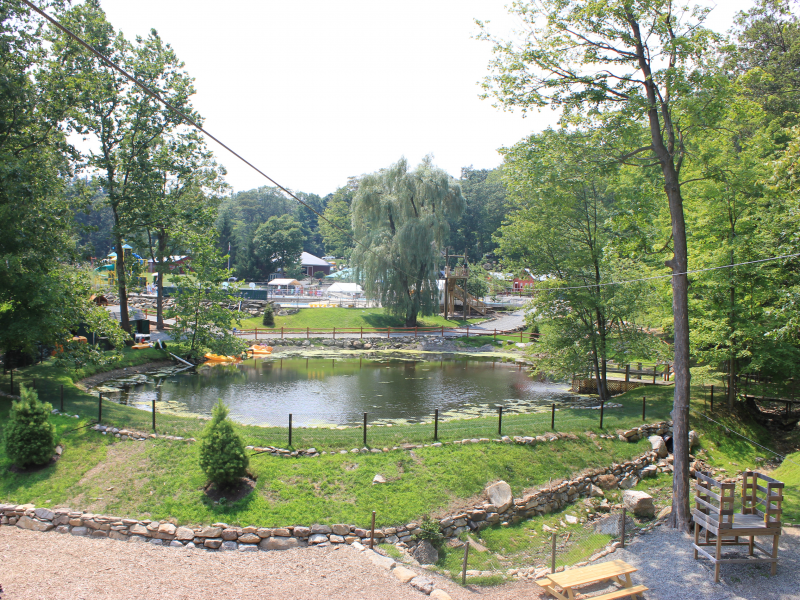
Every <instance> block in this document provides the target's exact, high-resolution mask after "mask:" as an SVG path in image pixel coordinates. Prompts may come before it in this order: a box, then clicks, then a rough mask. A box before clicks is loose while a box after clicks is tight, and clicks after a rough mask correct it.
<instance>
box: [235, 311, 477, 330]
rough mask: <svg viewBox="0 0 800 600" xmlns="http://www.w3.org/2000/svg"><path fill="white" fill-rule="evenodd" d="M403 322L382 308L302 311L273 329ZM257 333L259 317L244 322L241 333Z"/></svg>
mask: <svg viewBox="0 0 800 600" xmlns="http://www.w3.org/2000/svg"><path fill="white" fill-rule="evenodd" d="M479 322H480V320H470V321H469V324H473V325H474V324H475V323H479ZM467 324H468V322H467V321H464V320H461V319H449V320H445V319H444V317H441V316H439V315H437V316H432V317H425V318H424V319H421V320H420V325H421V326H425V327H442V326H444V327H445V328H447V327H465V326H466V325H467ZM404 326H405V320H404V319H403V318H401V317H394V316H391V315H388V314H386V312H385V311H384V309H382V308H339V307H336V308H301V309H300V310H299V311H298V312H297V314H294V315H288V316H285V317H279V316H277V315H276V316H275V328H277V329H278V330H279V331H280V328H281V327H287V328H300V329H305V328H306V327H310V328H311V329H312V331H313V330H314V329H332V328H334V327H336V328H337V329H358V328H360V327H363V328H364V329H367V328H386V327H404ZM255 327H258V328H259V329H261V328H263V327H264V326H263V325H262V324H261V317H251V318H249V319H243V320H242V325H241V329H253V328H255Z"/></svg>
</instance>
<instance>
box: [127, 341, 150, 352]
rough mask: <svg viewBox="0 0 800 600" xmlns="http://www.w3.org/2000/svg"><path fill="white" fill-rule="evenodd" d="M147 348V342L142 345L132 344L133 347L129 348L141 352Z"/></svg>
mask: <svg viewBox="0 0 800 600" xmlns="http://www.w3.org/2000/svg"><path fill="white" fill-rule="evenodd" d="M149 347H150V344H149V343H147V342H145V343H142V344H134V345H133V346H131V348H133V349H134V350H142V349H144V348H149Z"/></svg>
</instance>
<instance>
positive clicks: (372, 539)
mask: <svg viewBox="0 0 800 600" xmlns="http://www.w3.org/2000/svg"><path fill="white" fill-rule="evenodd" d="M364 414H365V415H366V414H367V413H364ZM374 547H375V511H374V510H373V511H372V528H371V529H370V533H369V549H370V550H372V549H373V548H374Z"/></svg>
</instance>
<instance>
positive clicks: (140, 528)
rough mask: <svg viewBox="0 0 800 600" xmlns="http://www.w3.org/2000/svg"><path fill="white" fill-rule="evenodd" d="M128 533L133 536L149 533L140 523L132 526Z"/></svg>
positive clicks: (147, 534)
mask: <svg viewBox="0 0 800 600" xmlns="http://www.w3.org/2000/svg"><path fill="white" fill-rule="evenodd" d="M130 531H131V533H132V534H134V535H144V536H149V535H150V531H149V530H148V529H147V527H145V526H144V525H142V524H141V523H136V525H133V526H132V527H131V529H130ZM192 537H194V535H192Z"/></svg>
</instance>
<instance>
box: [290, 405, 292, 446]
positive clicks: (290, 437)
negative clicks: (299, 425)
mask: <svg viewBox="0 0 800 600" xmlns="http://www.w3.org/2000/svg"><path fill="white" fill-rule="evenodd" d="M291 445H292V413H289V446H291Z"/></svg>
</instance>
